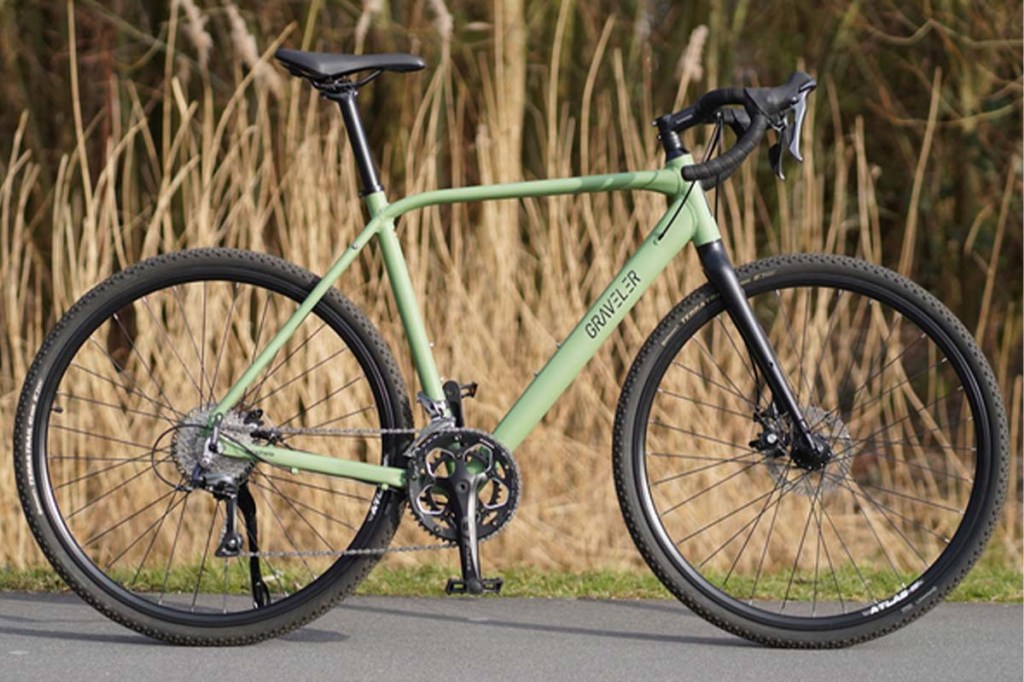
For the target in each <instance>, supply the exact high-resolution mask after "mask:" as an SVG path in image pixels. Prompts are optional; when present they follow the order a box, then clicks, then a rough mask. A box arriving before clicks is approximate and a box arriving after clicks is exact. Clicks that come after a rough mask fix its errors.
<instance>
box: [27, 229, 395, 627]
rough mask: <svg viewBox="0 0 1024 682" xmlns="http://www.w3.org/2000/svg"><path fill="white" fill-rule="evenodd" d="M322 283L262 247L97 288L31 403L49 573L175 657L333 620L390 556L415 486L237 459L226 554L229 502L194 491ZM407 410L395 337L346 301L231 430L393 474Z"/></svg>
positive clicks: (53, 354) (305, 330)
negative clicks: (217, 424) (277, 336)
mask: <svg viewBox="0 0 1024 682" xmlns="http://www.w3.org/2000/svg"><path fill="white" fill-rule="evenodd" d="M317 281H318V280H317V278H316V277H315V276H314V275H313V274H311V273H309V272H307V271H305V270H301V269H300V268H297V267H295V266H294V265H290V264H288V263H285V262H284V261H282V260H280V259H277V258H273V257H270V256H265V255H261V254H254V253H248V252H243V251H236V250H229V249H198V250H195V251H186V252H182V253H174V254H168V255H164V256H159V257H157V258H153V259H150V260H147V261H145V262H143V263H140V264H138V265H135V266H132V267H130V268H128V269H127V270H125V271H124V272H122V273H119V274H117V275H114V276H113V277H111V278H110V279H109V280H107V281H106V282H104V283H102V284H100V285H99V286H97V287H96V288H95V289H93V290H92V291H91V292H89V293H88V294H87V295H86V296H84V297H83V298H82V299H81V300H80V301H79V302H78V303H76V304H75V305H74V307H72V309H71V310H69V311H68V313H67V314H66V315H65V316H64V317H63V319H62V320H61V321H60V322H59V323H58V325H57V326H56V328H55V329H54V330H53V331H52V332H51V334H50V335H49V337H48V338H47V340H46V341H45V343H44V344H43V347H42V349H41V350H40V352H39V354H38V356H37V357H36V360H35V362H34V363H33V365H32V367H31V369H30V371H29V373H28V377H27V379H26V382H25V387H24V389H23V391H22V394H21V401H20V403H19V405H18V413H17V418H16V425H15V438H14V446H15V453H14V460H15V462H14V463H15V470H16V474H17V482H18V491H19V493H20V496H21V502H22V505H23V507H24V510H25V514H26V517H27V519H28V521H29V525H30V526H31V528H32V531H33V533H34V534H35V537H36V539H37V540H38V542H39V544H40V546H41V547H42V549H43V551H44V552H45V554H46V556H47V558H48V559H49V560H50V562H51V563H52V564H53V566H54V567H55V568H56V569H57V571H58V572H59V573H60V575H61V576H62V577H63V578H64V579H65V580H66V581H67V582H68V584H69V585H70V586H71V587H72V588H74V589H75V591H76V592H78V593H79V594H80V595H81V596H82V597H83V598H84V599H85V600H86V601H88V602H89V603H90V604H92V605H93V606H95V607H96V608H97V609H99V610H100V611H102V612H103V613H105V614H106V615H108V616H109V617H111V618H113V619H114V620H116V621H118V622H120V623H122V624H124V625H127V626H129V627H131V628H134V629H135V630H138V631H140V632H143V633H145V634H148V635H151V636H154V637H158V638H160V639H165V640H168V641H171V642H175V643H182V644H245V643H250V642H255V641H258V640H260V639H263V638H265V637H269V636H273V635H276V634H280V633H283V632H287V631H288V630H290V629H292V628H294V627H298V626H299V625H301V624H302V623H304V622H307V621H309V620H310V619H312V618H314V617H316V616H317V615H319V614H321V613H323V612H324V611H325V610H327V609H328V608H330V607H331V606H332V605H333V604H334V603H335V602H337V601H338V600H339V599H341V598H342V597H344V596H345V595H346V594H348V593H349V592H351V591H352V590H353V589H354V588H355V586H356V584H357V583H358V582H359V580H360V579H361V578H362V577H363V576H365V575H366V573H367V572H368V571H369V570H370V568H371V567H372V566H373V564H374V562H375V561H376V559H377V558H378V556H379V555H378V554H375V552H378V551H379V550H381V549H383V548H386V547H387V545H388V543H389V541H390V539H391V537H392V535H393V534H394V531H395V527H396V526H397V524H398V521H399V518H400V515H401V509H402V505H403V494H402V493H401V492H400V491H396V490H393V489H392V490H385V489H383V488H377V487H375V486H372V485H368V484H363V483H358V482H354V481H348V480H342V479H337V478H331V477H327V476H319V475H315V474H308V473H299V472H298V471H287V470H283V469H280V468H276V467H272V466H270V465H268V464H266V463H264V462H259V463H254V462H251V461H246V460H240V459H231V458H228V457H225V456H223V455H221V456H217V457H215V458H213V460H212V461H210V462H205V463H203V465H202V466H203V470H204V471H205V474H204V475H205V476H206V477H207V480H212V479H213V478H214V477H221V478H224V479H230V480H231V481H233V482H234V483H236V484H237V485H238V488H239V494H238V513H237V515H236V523H237V527H238V530H239V532H240V535H242V537H244V538H245V541H244V545H243V546H242V548H241V549H242V550H243V552H242V553H241V554H237V555H236V556H230V555H227V556H224V555H218V554H219V553H218V551H217V550H218V549H219V547H220V544H219V543H220V542H221V538H222V536H224V528H225V523H226V521H227V516H226V512H227V510H228V509H229V507H228V505H227V504H226V501H225V499H224V497H223V496H222V495H218V494H217V492H216V491H215V490H212V489H211V488H209V487H206V486H203V487H196V486H194V485H192V484H191V483H192V482H193V477H192V473H193V472H194V471H195V470H196V467H197V464H198V463H199V460H200V458H201V457H202V456H203V454H204V452H205V448H204V447H203V443H204V438H203V430H202V429H203V428H204V427H205V426H206V424H207V423H208V421H209V419H210V414H211V412H212V410H213V408H214V407H215V406H216V404H217V401H218V399H219V398H220V397H222V396H223V395H224V394H225V393H226V392H227V390H228V388H229V387H231V386H232V385H233V384H234V382H235V381H236V380H237V379H238V377H239V376H241V374H242V372H243V371H244V370H245V369H246V368H247V367H248V366H249V364H250V363H251V361H252V359H253V357H254V354H255V353H256V352H258V351H259V350H261V349H262V348H263V347H265V346H266V345H267V342H268V341H269V339H270V338H271V337H272V336H273V335H274V333H275V332H276V331H277V330H278V329H280V328H281V327H282V326H283V325H284V323H285V321H286V320H288V319H289V317H290V316H291V315H292V314H293V313H294V312H295V310H296V309H297V308H298V306H299V303H300V302H301V301H302V300H303V299H304V298H305V297H306V295H307V293H308V292H309V291H310V290H311V289H312V288H313V287H314V286H315V285H316V283H317ZM406 395H407V394H406V389H405V385H404V383H403V382H402V379H401V376H400V375H399V373H398V370H397V365H396V363H395V361H394V359H393V358H392V357H391V354H390V353H389V352H388V349H387V346H386V344H385V343H384V341H383V339H381V337H380V335H379V334H378V333H377V332H376V330H375V329H374V328H373V326H372V325H371V324H370V323H369V322H368V321H367V320H366V318H365V317H364V316H363V315H362V314H361V313H360V312H359V311H358V310H357V309H356V307H355V306H354V305H353V304H352V303H351V302H349V301H348V300H347V299H345V298H343V297H342V296H341V295H340V294H338V293H337V292H336V291H334V290H332V291H330V292H328V294H327V295H326V296H325V297H324V298H323V299H322V300H321V301H320V303H318V304H317V305H316V306H315V307H314V308H313V310H312V312H311V314H310V315H309V316H308V317H306V318H305V319H304V321H303V322H302V323H301V324H300V325H299V327H298V329H297V330H296V332H295V333H294V335H292V336H291V338H290V339H289V341H288V342H287V343H286V344H285V345H284V347H283V348H281V350H280V351H279V352H278V353H277V355H276V356H275V357H274V358H273V360H272V361H271V363H270V364H269V365H268V366H267V368H266V369H265V370H264V371H263V372H261V373H260V374H259V375H258V378H257V379H256V381H254V382H253V383H252V384H251V385H250V387H249V389H248V390H247V391H246V393H245V395H244V396H243V397H242V399H241V401H240V402H239V403H238V405H237V407H235V408H233V409H232V410H230V411H229V412H228V413H227V414H226V415H225V417H224V425H225V429H226V431H230V432H231V433H233V434H235V435H234V437H235V438H237V439H241V440H243V441H245V442H250V443H257V442H274V443H277V444H278V445H282V446H283V447H294V448H297V449H300V450H306V451H312V452H323V453H330V454H332V455H334V456H337V457H343V458H350V459H355V460H358V461H361V462H370V463H394V462H396V461H397V460H398V458H399V457H400V455H401V452H402V448H403V446H404V443H403V442H402V440H401V439H402V438H403V437H402V436H396V435H384V436H381V435H374V434H379V433H381V431H380V430H381V429H399V430H407V429H409V428H410V427H411V426H412V418H411V412H410V408H409V403H408V399H407V397H406ZM286 429H287V431H286ZM314 430H316V432H314ZM268 434H285V435H276V436H275V435H268ZM268 439H273V440H272V441H270V440H268ZM244 444H245V443H243V445H244ZM342 552H349V554H347V555H342ZM354 552H361V554H357V553H354ZM249 553H252V554H256V555H258V556H247V554H249Z"/></svg>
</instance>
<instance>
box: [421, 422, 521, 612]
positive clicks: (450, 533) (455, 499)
mask: <svg viewBox="0 0 1024 682" xmlns="http://www.w3.org/2000/svg"><path fill="white" fill-rule="evenodd" d="M408 482H409V483H408V485H409V501H410V506H411V508H412V512H413V515H414V516H415V517H416V520H417V521H419V523H420V525H421V526H423V528H425V529H426V530H427V532H429V533H431V534H432V535H435V536H437V537H439V538H442V539H444V540H448V541H454V542H457V543H458V546H459V560H460V563H461V565H462V578H461V579H456V578H452V579H450V580H449V581H448V585H447V586H446V587H445V592H447V593H448V594H464V593H467V592H468V593H470V594H481V593H483V592H499V591H500V590H501V585H502V581H501V578H484V577H483V576H482V575H481V573H480V551H479V543H480V541H481V540H485V539H487V538H489V537H491V536H493V535H494V534H495V533H497V532H498V531H500V530H501V529H502V528H504V527H505V525H506V524H507V523H508V522H509V520H510V519H511V518H512V516H513V514H515V510H516V507H517V506H518V504H519V469H518V467H517V466H516V463H515V460H514V459H512V455H511V453H509V452H508V450H506V449H505V448H504V447H503V446H502V445H501V444H499V443H498V442H497V441H496V440H494V439H493V438H492V437H491V436H489V435H487V434H486V433H483V432H481V431H474V430H471V429H454V430H445V431H439V432H437V433H435V434H433V435H431V436H429V437H428V438H427V439H426V440H424V441H423V442H421V443H419V444H418V445H417V446H416V447H415V448H414V450H413V453H412V457H411V459H410V461H409V474H408Z"/></svg>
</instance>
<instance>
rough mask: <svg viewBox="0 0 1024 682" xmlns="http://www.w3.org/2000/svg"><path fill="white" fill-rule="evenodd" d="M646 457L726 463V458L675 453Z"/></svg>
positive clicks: (660, 453) (649, 454)
mask: <svg viewBox="0 0 1024 682" xmlns="http://www.w3.org/2000/svg"><path fill="white" fill-rule="evenodd" d="M750 454H759V453H756V452H751V453H750ZM647 456H648V457H669V458H672V459H692V460H698V461H703V462H724V461H726V458H724V457H708V456H706V455H686V454H682V453H677V452H648V453H647Z"/></svg>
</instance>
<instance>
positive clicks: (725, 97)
mask: <svg viewBox="0 0 1024 682" xmlns="http://www.w3.org/2000/svg"><path fill="white" fill-rule="evenodd" d="M730 104H743V105H746V104H747V96H746V93H744V92H743V88H720V89H718V90H712V91H711V92H708V93H705V94H704V95H702V96H701V98H700V99H699V100H697V104H696V105H694V108H695V109H696V110H697V117H698V118H700V119H701V120H703V121H710V120H711V119H712V118H713V117H714V115H715V112H716V111H718V110H719V109H721V108H722V107H724V106H728V105H730Z"/></svg>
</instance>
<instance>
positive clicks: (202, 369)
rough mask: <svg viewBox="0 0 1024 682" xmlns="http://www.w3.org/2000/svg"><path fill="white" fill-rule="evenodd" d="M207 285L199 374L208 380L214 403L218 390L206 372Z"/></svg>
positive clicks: (204, 289)
mask: <svg viewBox="0 0 1024 682" xmlns="http://www.w3.org/2000/svg"><path fill="white" fill-rule="evenodd" d="M206 285H207V281H206V280H205V279H204V280H203V329H202V332H201V334H202V338H201V339H200V341H199V373H200V374H201V375H202V377H203V379H205V380H206V384H207V385H208V386H209V387H210V397H209V401H211V402H212V401H213V397H214V396H213V394H214V393H215V392H216V388H215V387H214V385H213V381H211V380H210V376H209V374H208V373H207V371H206V307H207V299H206V294H207V289H206ZM207 400H208V399H207V398H205V397H204V398H202V400H200V404H202V405H205V404H206V402H207Z"/></svg>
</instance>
